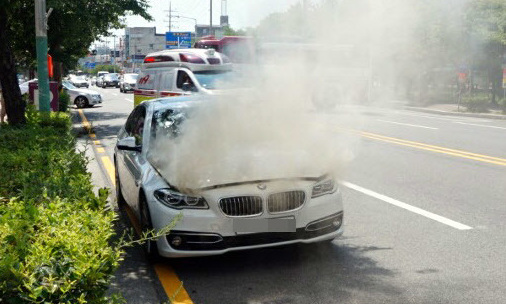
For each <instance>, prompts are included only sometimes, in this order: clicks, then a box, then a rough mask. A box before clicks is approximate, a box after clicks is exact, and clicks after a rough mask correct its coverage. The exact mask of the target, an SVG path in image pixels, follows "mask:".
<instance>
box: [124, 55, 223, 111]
mask: <svg viewBox="0 0 506 304" xmlns="http://www.w3.org/2000/svg"><path fill="white" fill-rule="evenodd" d="M231 70H232V64H231V63H230V60H229V59H228V58H227V56H225V55H223V54H220V53H218V52H216V51H214V50H212V49H208V50H205V49H177V50H166V51H160V52H156V53H151V54H149V55H148V56H146V58H145V59H144V67H143V69H142V71H141V73H140V74H139V77H138V78H137V85H136V88H135V91H134V106H137V105H139V104H140V103H141V102H143V101H145V100H149V99H153V98H159V97H172V96H181V95H190V94H196V93H200V94H213V93H212V91H213V90H215V89H217V87H216V84H217V83H219V82H221V81H226V80H227V79H228V78H230V77H232V74H231Z"/></svg>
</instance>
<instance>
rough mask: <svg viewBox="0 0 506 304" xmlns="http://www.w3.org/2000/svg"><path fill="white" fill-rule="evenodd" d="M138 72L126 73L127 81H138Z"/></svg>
mask: <svg viewBox="0 0 506 304" xmlns="http://www.w3.org/2000/svg"><path fill="white" fill-rule="evenodd" d="M137 76H139V75H138V74H125V81H127V82H136V81H137Z"/></svg>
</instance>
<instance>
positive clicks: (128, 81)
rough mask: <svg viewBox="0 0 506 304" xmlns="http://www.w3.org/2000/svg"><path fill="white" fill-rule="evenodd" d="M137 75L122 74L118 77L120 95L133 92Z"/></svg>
mask: <svg viewBox="0 0 506 304" xmlns="http://www.w3.org/2000/svg"><path fill="white" fill-rule="evenodd" d="M138 76H139V74H135V73H128V74H123V75H121V76H120V77H119V91H120V92H121V93H126V92H128V91H133V90H135V85H136V84H137V77H138Z"/></svg>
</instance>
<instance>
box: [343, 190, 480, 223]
mask: <svg viewBox="0 0 506 304" xmlns="http://www.w3.org/2000/svg"><path fill="white" fill-rule="evenodd" d="M342 185H343V186H345V187H348V188H350V189H353V190H355V191H358V192H361V193H363V194H366V195H369V196H372V197H374V198H376V199H379V200H381V201H384V202H385V203H389V204H391V205H394V206H397V207H400V208H403V209H406V210H408V211H411V212H414V213H416V214H419V215H421V216H425V217H426V218H429V219H431V220H434V221H436V222H440V223H442V224H445V225H448V226H450V227H453V228H455V229H458V230H469V229H473V228H472V227H469V226H467V225H464V224H461V223H459V222H456V221H453V220H450V219H448V218H446V217H443V216H441V215H437V214H435V213H432V212H429V211H426V210H423V209H421V208H418V207H415V206H411V205H409V204H406V203H403V202H401V201H398V200H396V199H393V198H391V197H388V196H386V195H383V194H379V193H377V192H374V191H372V190H369V189H365V188H362V187H360V186H357V185H355V184H352V183H349V182H342Z"/></svg>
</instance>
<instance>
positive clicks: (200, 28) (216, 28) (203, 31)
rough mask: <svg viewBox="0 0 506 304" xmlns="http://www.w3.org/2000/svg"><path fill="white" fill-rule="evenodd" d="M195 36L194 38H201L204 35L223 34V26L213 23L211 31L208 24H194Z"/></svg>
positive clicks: (219, 35)
mask: <svg viewBox="0 0 506 304" xmlns="http://www.w3.org/2000/svg"><path fill="white" fill-rule="evenodd" d="M195 36H196V38H202V37H204V36H215V37H222V36H223V26H221V25H213V27H212V29H211V31H209V24H206V25H204V24H197V25H195Z"/></svg>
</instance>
